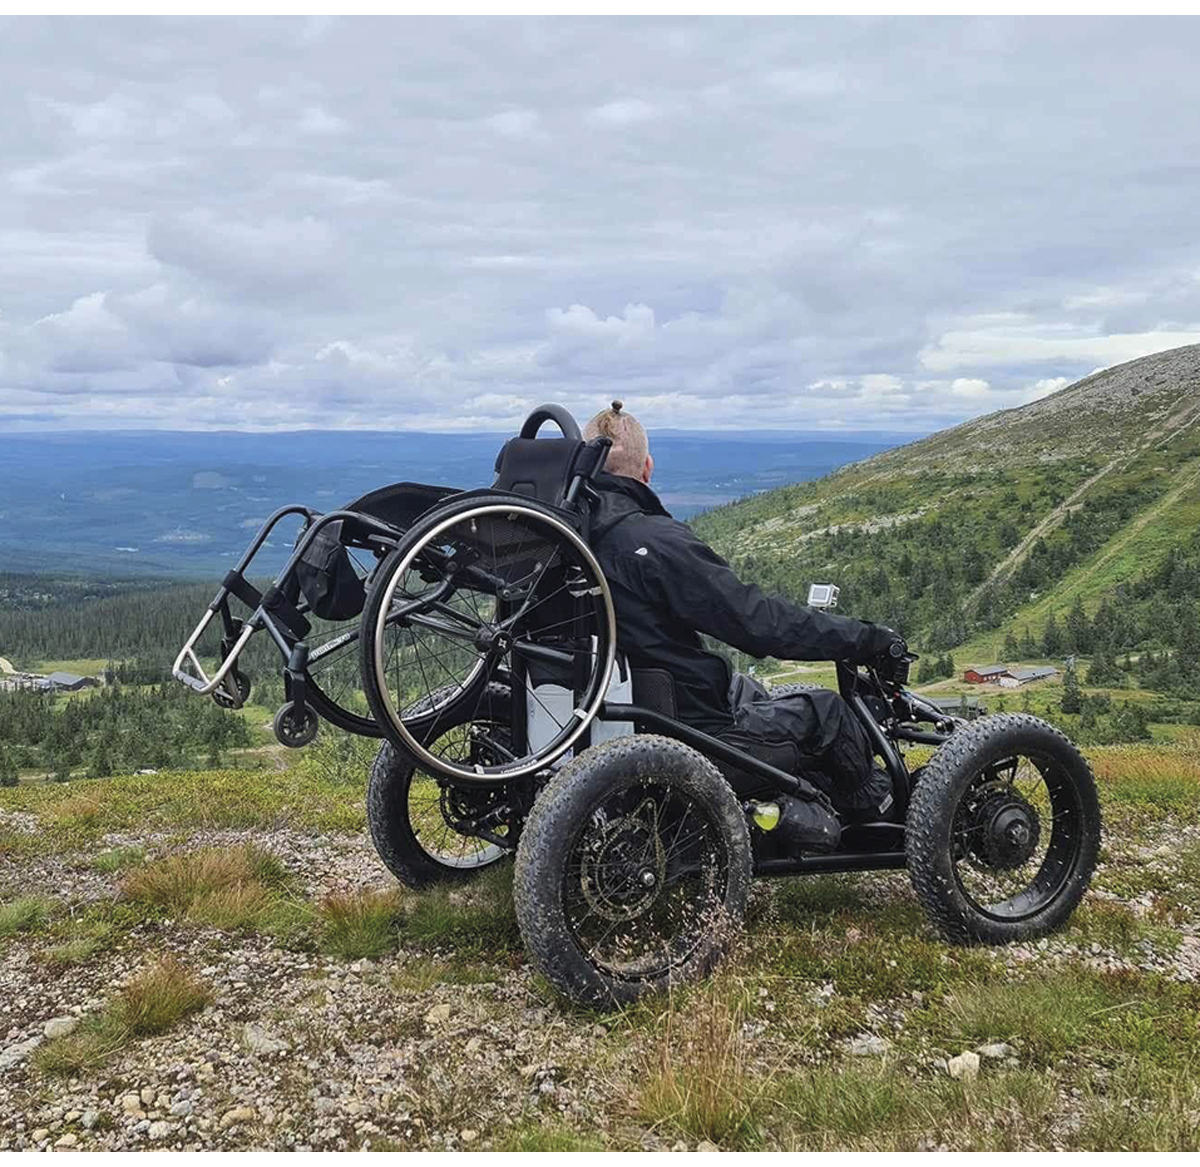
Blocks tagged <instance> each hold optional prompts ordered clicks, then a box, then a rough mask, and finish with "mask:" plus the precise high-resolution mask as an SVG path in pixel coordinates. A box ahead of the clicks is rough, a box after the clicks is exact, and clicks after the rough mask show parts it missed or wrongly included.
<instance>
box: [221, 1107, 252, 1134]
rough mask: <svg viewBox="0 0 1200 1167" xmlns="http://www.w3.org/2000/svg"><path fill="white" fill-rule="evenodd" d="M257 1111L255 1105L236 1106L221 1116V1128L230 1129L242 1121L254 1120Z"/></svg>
mask: <svg viewBox="0 0 1200 1167" xmlns="http://www.w3.org/2000/svg"><path fill="white" fill-rule="evenodd" d="M257 1113H258V1112H257V1111H256V1110H255V1109H254V1107H253V1106H235V1107H234V1108H233V1109H232V1110H227V1111H226V1112H225V1113H224V1114H223V1115H222V1116H221V1129H222V1130H223V1131H224V1130H228V1129H229V1128H230V1127H231V1126H234V1125H236V1124H237V1123H240V1122H253V1121H254V1118H255V1115H256V1114H257Z"/></svg>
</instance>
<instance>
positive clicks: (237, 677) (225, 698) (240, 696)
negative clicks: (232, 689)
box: [212, 669, 250, 709]
mask: <svg viewBox="0 0 1200 1167" xmlns="http://www.w3.org/2000/svg"><path fill="white" fill-rule="evenodd" d="M232 676H233V683H234V685H235V686H236V688H237V700H236V701H234V699H233V698H232V697H231V696H230V695H229V694H228V693H227V692H226V691H225V689H224V688H220V689H216V690H214V691H213V695H212V699H213V700H214V701H215V702H216V703H217V704H218V705H219V706H220V707H221V708H222V709H241V707H242V706H243V705H245V704H246V702H247V701H249V700H250V678H249V677H247V676H246V675H245V673H239V672H238V671H237V670H236V669H235V670H234V671H233V673H232ZM225 680H226V683H228V680H229V678H228V677H227V678H226V679H225Z"/></svg>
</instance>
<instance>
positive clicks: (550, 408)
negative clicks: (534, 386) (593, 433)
mask: <svg viewBox="0 0 1200 1167" xmlns="http://www.w3.org/2000/svg"><path fill="white" fill-rule="evenodd" d="M548 421H552V422H554V424H555V425H556V426H558V428H559V429H560V430H562V436H563V437H564V438H570V439H571V440H572V441H576V442H581V441H583V434H581V433H580V432H579V423H578V422H577V421H576V420H575V419H574V418H573V417H572V416H571V414H570V413H569V412H568V411H567V410H565V409H564V408H563V407H562V406H561V405H539V406H538V407H537V409H535V410H534V411H533V412H532V413H531V414H530V415H529V416H528V417H527V418H526V419H525V421H524V423H523V424H522V425H521V434H520V436H521V437H523V438H536V437H537V434H538V430H540V429H541V428H542V426H543V425H545V423H546V422H548Z"/></svg>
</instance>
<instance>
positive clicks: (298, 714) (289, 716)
mask: <svg viewBox="0 0 1200 1167" xmlns="http://www.w3.org/2000/svg"><path fill="white" fill-rule="evenodd" d="M274 730H275V736H276V737H277V738H278V739H279V742H280V744H281V745H285V746H287V747H289V748H290V749H293V750H298V749H299V748H300V747H301V746H306V745H308V743H309V742H311V741H312V740H313V739H314V738H315V737H316V736H317V715H316V714H315V713H314V712H313V711H312V710H311V709H309V708H308V707H307V706H301V707H300V708H297V707H296V705H295V704H294V703H293V702H291V701H289V702H288V703H287V704H286V705H284V706H281V707H280V710H279V712H278V713H276V714H275V721H274Z"/></svg>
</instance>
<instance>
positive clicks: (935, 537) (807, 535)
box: [695, 346, 1200, 655]
mask: <svg viewBox="0 0 1200 1167" xmlns="http://www.w3.org/2000/svg"><path fill="white" fill-rule="evenodd" d="M1198 420H1200V346H1189V347H1186V348H1180V349H1175V350H1172V351H1170V352H1166V353H1160V354H1157V355H1154V356H1150V357H1144V358H1142V359H1140V360H1136V361H1131V362H1129V363H1128V364H1124V365H1119V366H1116V367H1114V368H1111V369H1107V370H1105V371H1103V372H1100V373H1096V374H1093V375H1092V376H1090V377H1086V378H1084V379H1083V380H1081V381H1078V382H1076V383H1075V384H1074V385H1070V386H1068V387H1066V388H1065V389H1062V390H1060V391H1058V392H1057V393H1054V394H1051V395H1050V396H1048V397H1045V398H1042V399H1041V400H1039V401H1036V402H1033V403H1032V404H1029V405H1026V406H1023V407H1021V408H1018V409H1012V410H1005V411H1002V412H999V413H994V414H990V415H988V416H987V417H982V418H979V419H976V420H975V421H971V422H968V423H966V424H964V425H961V426H958V427H955V428H953V429H949V430H945V431H943V432H941V433H938V434H934V435H933V436H931V437H929V438H925V439H923V440H922V441H918V442H914V443H912V444H910V445H907V446H902V447H899V448H897V449H894V450H890V451H887V452H885V453H882V454H879V455H877V456H875V457H873V458H870V459H867V460H865V461H862V462H858V463H855V464H853V465H851V466H847V467H844V468H843V469H841V470H839V471H836V472H834V473H833V474H831V475H829V476H827V477H825V478H822V479H820V480H818V481H814V482H809V483H803V484H800V485H797V486H790V487H786V488H783V489H781V490H776V491H772V492H770V493H767V494H763V495H760V496H758V497H756V498H753V499H748V500H745V501H743V502H739V503H734V504H731V505H729V506H725V507H721V508H718V509H717V510H714V511H712V512H709V513H708V514H706V515H702V516H700V517H699V518H698V519H696V520H695V525H696V527H697V529H698V530H699V531H700V533H701V534H702V535H704V536H705V537H706V538H709V539H710V540H711V541H713V542H714V543H715V544H716V545H717V546H718V547H719V548H721V549H722V550H723V551H724V552H725V553H726V554H727V555H729V556H730V557H731V559H733V560H734V562H735V563H736V564H737V565H739V566H740V567H741V568H742V569H743V570H744V571H745V572H746V574H748V575H750V576H753V577H757V578H758V579H759V580H760V581H762V582H763V583H765V584H768V585H770V586H772V587H777V588H781V589H783V590H786V591H788V592H790V593H791V594H793V595H796V596H799V597H802V596H803V595H804V594H805V592H806V589H807V586H808V584H809V583H810V582H813V581H818V580H820V581H823V580H825V579H830V580H832V581H834V582H836V583H838V584H840V585H841V588H842V606H843V609H844V610H846V611H851V612H855V613H856V614H860V615H863V616H868V617H871V618H874V619H879V620H883V621H885V622H887V623H889V624H892V625H893V626H895V627H897V628H899V629H901V630H902V631H904V632H905V633H906V635H908V636H909V637H910V638H911V639H913V640H914V641H915V642H916V643H918V645H920V646H922V647H924V648H926V649H933V650H939V651H940V650H945V649H960V650H962V649H963V648H964V646H965V649H966V652H967V654H968V655H971V654H986V653H987V652H989V651H991V650H993V649H994V648H995V647H996V646H1000V645H1002V644H1003V642H1004V640H1005V638H1006V635H1007V633H1009V632H1011V633H1013V634H1014V635H1015V636H1016V637H1018V639H1019V638H1020V636H1021V635H1022V634H1023V633H1024V632H1025V631H1027V630H1028V631H1031V632H1032V633H1033V635H1034V637H1035V638H1037V637H1040V636H1041V634H1042V632H1043V630H1044V627H1045V623H1046V621H1047V620H1049V618H1050V617H1051V616H1054V617H1055V618H1056V619H1058V620H1063V619H1065V617H1066V616H1067V615H1068V613H1069V612H1070V610H1071V609H1072V608H1073V607H1075V606H1076V605H1080V606H1082V608H1083V609H1084V610H1085V612H1086V613H1087V614H1088V616H1089V617H1091V616H1092V615H1093V614H1094V613H1095V612H1096V610H1097V609H1098V608H1099V607H1100V605H1101V601H1102V600H1104V599H1105V598H1106V597H1107V598H1109V599H1110V600H1113V599H1114V597H1115V594H1116V589H1117V588H1118V587H1119V586H1120V585H1123V584H1126V583H1129V582H1131V581H1132V580H1133V579H1135V578H1136V577H1137V576H1138V575H1139V574H1141V573H1144V572H1146V571H1149V570H1153V569H1154V568H1155V567H1156V566H1158V565H1159V564H1160V563H1161V562H1162V560H1163V559H1164V557H1165V556H1166V555H1167V554H1168V552H1169V551H1170V550H1171V549H1172V548H1181V547H1184V546H1185V545H1187V544H1188V543H1189V541H1190V536H1191V534H1192V532H1194V531H1195V530H1196V528H1197V523H1198V521H1200V426H1197V424H1196V423H1197V421H1198ZM1113 647H1114V648H1115V649H1116V650H1120V649H1129V648H1135V647H1138V646H1136V645H1127V644H1126V645H1115V646H1113ZM1158 647H1160V648H1171V647H1173V646H1172V645H1170V644H1160V645H1158Z"/></svg>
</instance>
